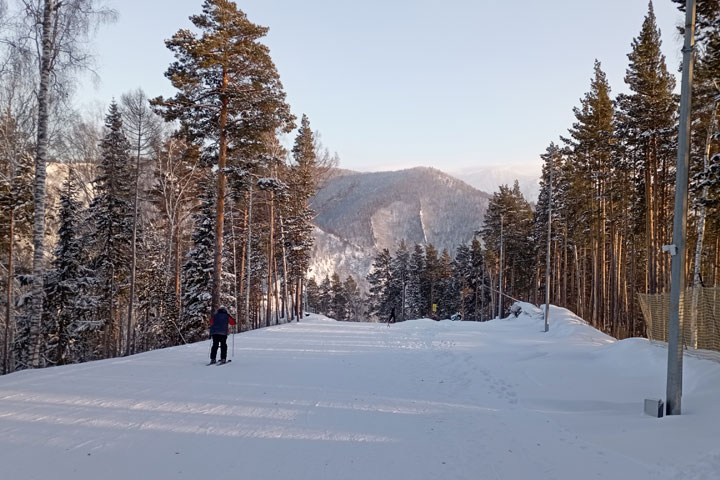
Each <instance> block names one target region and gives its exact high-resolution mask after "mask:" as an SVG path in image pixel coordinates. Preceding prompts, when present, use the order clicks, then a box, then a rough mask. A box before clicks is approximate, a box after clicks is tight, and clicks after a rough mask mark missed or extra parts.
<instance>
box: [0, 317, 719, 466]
mask: <svg viewBox="0 0 720 480" xmlns="http://www.w3.org/2000/svg"><path fill="white" fill-rule="evenodd" d="M550 313H551V315H550V319H551V325H550V332H549V333H544V332H543V325H544V322H543V319H542V315H541V313H540V311H539V310H537V309H534V308H533V307H531V306H530V305H527V304H526V305H524V310H523V313H521V314H520V316H519V317H518V318H514V317H512V318H508V319H502V320H494V321H490V322H485V323H471V322H457V321H456V322H451V321H440V322H435V321H432V320H415V321H407V322H404V323H397V324H392V325H390V326H389V327H388V326H386V325H385V324H373V323H341V322H336V321H334V320H330V319H326V318H324V317H320V316H314V315H313V316H310V317H307V318H305V319H303V321H302V322H300V323H292V324H287V325H281V326H276V327H271V328H267V329H262V330H256V331H252V332H248V333H243V334H238V335H236V336H235V338H234V339H229V341H228V343H229V344H230V350H231V352H233V350H234V354H233V353H231V358H232V359H233V362H232V363H230V364H228V365H224V366H206V362H207V361H208V351H209V347H210V344H209V342H201V343H197V344H193V345H186V346H181V347H176V348H170V349H166V350H159V351H154V352H149V353H144V354H140V355H135V356H132V357H126V358H117V359H111V360H104V361H98V362H92V363H86V364H83V365H72V366H65V367H56V368H49V369H45V370H33V371H23V372H18V373H14V374H11V375H7V376H4V377H0V472H2V475H1V477H2V478H3V479H8V480H25V479H27V480H30V479H43V480H45V479H47V478H59V479H67V480H98V479H103V480H114V479H117V480H127V479H150V480H166V479H182V478H187V479H201V478H219V479H236V478H253V479H285V478H292V479H293V480H318V479H370V478H372V479H413V480H417V479H490V480H497V479H503V480H514V479H518V480H520V479H523V480H524V479H530V478H532V479H548V480H549V479H557V480H578V479H592V478H599V479H620V480H622V479H632V480H643V479H684V480H705V479H707V480H710V479H715V480H716V479H718V478H720V443H719V442H718V439H719V438H720V364H718V363H715V362H713V361H710V360H703V359H699V358H695V357H690V356H686V358H685V369H684V372H685V377H684V378H685V383H684V396H683V415H680V416H673V417H665V418H660V419H658V418H653V417H650V416H647V415H644V414H643V400H644V399H645V398H663V397H664V393H665V376H666V364H667V350H666V348H664V347H662V346H658V345H654V344H651V343H649V342H648V341H646V340H642V339H630V340H623V341H615V340H614V339H612V338H610V337H608V336H606V335H603V334H602V333H599V332H598V331H596V330H594V329H592V328H591V327H589V326H587V325H586V324H585V323H584V322H583V321H582V320H580V319H578V318H577V317H575V316H573V315H572V314H571V313H570V312H568V311H567V310H564V309H560V308H554V307H553V308H551V311H550ZM233 344H234V346H233Z"/></svg>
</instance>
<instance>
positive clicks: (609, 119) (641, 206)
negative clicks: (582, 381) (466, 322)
mask: <svg viewBox="0 0 720 480" xmlns="http://www.w3.org/2000/svg"><path fill="white" fill-rule="evenodd" d="M674 1H675V3H677V4H678V5H679V7H680V8H681V9H682V8H683V7H684V2H682V1H679V0H674ZM697 15H698V17H697V32H696V39H697V40H696V59H695V75H694V83H693V104H692V105H693V111H692V112H693V122H692V151H691V186H690V187H691V188H690V212H689V225H688V232H689V234H688V252H687V259H688V261H687V265H688V268H687V272H686V276H687V279H688V285H703V286H713V285H720V129H718V123H719V122H718V118H717V117H718V103H720V3H719V2H717V1H716V0H711V1H700V2H698V7H697ZM660 46H661V38H660V31H659V30H658V27H657V25H656V19H655V14H654V11H653V5H652V3H650V4H649V8H648V13H647V15H646V17H645V19H644V21H643V22H642V26H641V28H640V33H639V34H638V36H637V37H636V38H635V39H634V40H633V42H632V45H631V47H630V52H629V53H628V59H629V65H628V67H627V71H626V76H625V83H626V84H627V87H628V89H629V93H627V94H621V95H618V96H617V97H616V98H614V99H613V98H612V97H611V94H610V92H611V89H610V85H609V84H608V81H607V79H606V76H605V73H604V72H603V70H602V66H601V64H600V62H599V61H597V60H596V61H595V65H594V72H593V76H592V79H591V82H590V87H589V91H588V92H587V93H586V94H585V96H584V97H583V98H582V99H581V100H580V105H579V106H578V107H576V108H574V110H573V111H574V114H575V118H576V121H575V122H574V123H573V125H572V126H571V127H570V129H569V135H568V136H562V137H560V139H559V141H558V142H557V143H555V142H552V143H551V144H550V145H549V147H548V148H547V150H546V152H545V153H544V154H543V155H542V159H543V161H544V166H543V173H542V180H541V193H540V197H539V199H538V203H537V205H536V206H535V208H534V209H533V208H532V207H531V205H529V204H528V202H527V201H526V200H525V199H524V198H523V196H522V194H521V193H520V191H519V188H518V186H517V184H516V185H515V186H514V187H509V186H507V185H503V186H500V188H499V191H498V192H497V193H495V194H494V196H493V198H492V200H491V201H490V204H489V207H488V211H487V213H486V216H485V219H484V224H482V226H479V233H480V234H481V238H482V242H483V243H482V247H480V245H479V244H477V241H476V240H473V243H472V245H470V246H460V247H459V248H458V249H457V255H456V258H455V259H452V258H450V256H449V255H448V254H447V252H443V254H442V256H441V257H440V259H439V260H438V256H437V252H436V251H435V249H434V248H433V246H432V245H427V246H425V247H422V246H419V245H416V246H415V249H414V251H413V255H412V258H411V260H409V261H408V259H407V255H408V253H407V249H406V248H405V247H404V245H401V246H400V247H399V248H398V249H397V251H396V252H395V254H394V256H393V255H391V253H390V252H389V251H387V250H385V251H383V252H380V253H379V254H378V255H377V256H376V258H375V263H374V268H373V272H372V274H371V275H370V277H369V278H368V280H369V281H370V283H371V285H372V287H371V290H370V298H369V301H368V305H369V311H370V313H373V314H375V315H377V316H378V317H380V318H383V317H387V315H388V312H389V311H390V309H391V308H392V307H396V309H397V310H398V311H402V312H403V313H402V315H404V316H405V317H406V318H417V317H430V318H448V316H449V315H451V314H453V313H456V312H461V313H463V317H464V318H465V319H477V320H486V319H489V318H493V317H494V316H495V314H496V311H497V310H496V308H497V307H496V306H495V305H497V298H498V296H499V291H500V290H501V288H500V282H502V291H503V293H504V295H508V297H505V298H504V301H503V304H504V309H503V310H504V313H507V312H506V309H507V308H508V307H509V306H510V304H511V302H512V299H513V298H516V299H521V300H526V301H530V302H532V303H535V304H540V303H544V302H545V276H546V254H547V245H548V242H547V231H548V207H549V203H550V202H549V198H550V197H549V194H548V184H549V183H550V168H551V167H550V165H552V170H553V176H552V208H551V213H552V237H551V239H550V250H551V252H550V253H551V261H550V268H551V272H550V301H551V303H553V304H555V305H560V306H564V307H567V308H569V309H571V310H572V311H574V312H576V313H577V314H578V315H579V316H580V317H582V318H584V319H586V320H588V321H589V322H590V323H591V324H592V325H593V326H595V327H596V328H598V329H601V330H603V331H605V332H607V333H610V334H612V335H614V336H616V337H620V338H622V337H627V336H642V335H645V333H646V332H645V327H646V326H645V323H644V320H643V317H642V314H641V311H640V307H639V304H638V299H637V294H638V293H651V294H652V293H661V292H666V291H668V290H669V287H670V284H669V281H670V256H669V255H668V254H666V253H663V251H662V246H663V245H667V244H671V243H672V221H673V202H674V191H675V162H676V159H677V148H678V147H677V136H678V114H679V112H678V109H679V97H678V95H677V94H675V93H674V91H675V79H674V76H673V75H672V74H671V73H670V72H669V71H668V69H667V66H666V63H665V58H664V56H663V55H662V53H661V50H660ZM501 237H502V254H501V248H500V246H501ZM468 251H469V252H470V255H468V253H467V252H468ZM501 255H502V259H501V258H500V257H501ZM468 257H470V260H469V259H468ZM473 258H474V260H473ZM423 262H424V263H423ZM501 265H502V271H501V267H500V266H501ZM419 266H420V267H419ZM501 278H502V280H501ZM478 279H481V280H478ZM418 291H420V292H422V294H421V295H420V296H419V297H416V293H417V292H418ZM479 291H481V292H484V293H478V292H479ZM491 292H492V293H491ZM433 304H436V305H437V308H436V310H435V311H433V310H432V305H433ZM478 304H479V305H481V307H480V308H479V309H478Z"/></svg>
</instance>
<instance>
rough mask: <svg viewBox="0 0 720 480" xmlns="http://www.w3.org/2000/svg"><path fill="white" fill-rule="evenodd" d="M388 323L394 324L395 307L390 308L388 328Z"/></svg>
mask: <svg viewBox="0 0 720 480" xmlns="http://www.w3.org/2000/svg"><path fill="white" fill-rule="evenodd" d="M390 323H395V307H392V311H391V312H390V316H389V317H388V321H387V325H388V327H389V326H390Z"/></svg>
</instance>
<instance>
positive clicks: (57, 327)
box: [45, 168, 99, 365]
mask: <svg viewBox="0 0 720 480" xmlns="http://www.w3.org/2000/svg"><path fill="white" fill-rule="evenodd" d="M73 176H74V172H73V170H72V168H71V169H70V171H69V172H68V176H67V179H66V180H65V185H64V188H63V192H62V194H61V196H60V204H61V209H60V213H59V217H60V218H59V220H60V229H59V230H58V243H57V246H56V247H55V253H54V258H53V261H52V269H51V270H50V271H49V272H48V276H47V279H46V281H45V295H46V301H45V318H47V324H48V328H47V330H48V331H49V336H50V338H49V341H48V346H47V353H46V355H47V356H48V357H49V358H51V359H52V361H53V362H54V363H55V364H56V365H62V364H65V363H70V362H74V361H78V360H90V359H92V358H93V357H92V355H91V352H90V351H89V350H88V349H89V348H90V347H91V345H88V344H87V342H86V340H87V339H89V338H91V337H92V336H93V335H94V334H95V330H96V327H97V325H96V324H97V323H98V322H94V321H92V320H91V317H92V313H93V312H94V311H95V310H96V309H97V308H98V306H99V305H98V299H97V298H96V297H94V296H93V295H92V294H91V290H92V287H93V285H94V283H95V274H94V272H93V270H92V269H91V268H89V267H87V264H88V259H87V252H86V251H85V248H84V246H83V244H82V241H81V237H80V235H79V230H80V222H81V219H80V216H79V212H80V202H79V201H78V200H77V187H76V185H75V182H74V180H73ZM71 349H72V350H71Z"/></svg>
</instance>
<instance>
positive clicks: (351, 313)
mask: <svg viewBox="0 0 720 480" xmlns="http://www.w3.org/2000/svg"><path fill="white" fill-rule="evenodd" d="M343 290H344V292H345V296H346V299H347V318H346V320H348V321H351V322H357V321H359V319H360V317H361V316H362V315H363V313H364V312H363V310H362V304H363V302H362V296H361V294H360V289H359V288H358V284H357V282H356V281H355V279H354V278H353V277H352V276H350V275H348V277H347V278H346V279H345V282H343Z"/></svg>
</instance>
